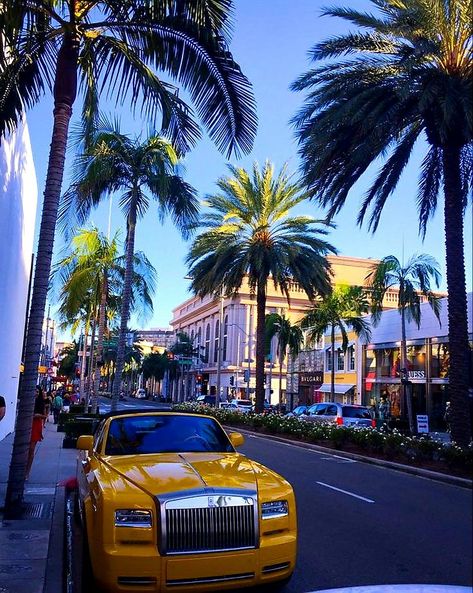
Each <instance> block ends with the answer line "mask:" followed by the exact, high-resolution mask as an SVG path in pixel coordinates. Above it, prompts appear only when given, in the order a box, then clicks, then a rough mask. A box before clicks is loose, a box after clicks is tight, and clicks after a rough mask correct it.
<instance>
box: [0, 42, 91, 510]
mask: <svg viewBox="0 0 473 593" xmlns="http://www.w3.org/2000/svg"><path fill="white" fill-rule="evenodd" d="M78 51H79V47H78V44H77V43H75V41H74V40H73V39H72V38H71V36H69V35H65V36H64V40H63V44H62V46H61V49H60V50H59V54H58V60H57V66H56V76H55V81H54V124H53V133H52V138H51V148H50V152H49V162H48V172H47V175H46V185H45V189H44V201H43V212H42V215H41V226H40V231H39V240H38V249H37V255H36V265H35V275H34V284H33V293H32V296H31V308H30V316H29V321H28V334H27V337H26V344H25V353H26V354H25V361H24V362H25V369H24V373H23V377H22V382H21V391H20V393H19V397H18V407H17V415H16V424H15V438H14V441H13V450H12V456H11V462H10V469H9V474H8V485H7V493H6V497H5V517H12V516H15V514H17V513H19V512H20V511H21V505H22V501H23V492H24V487H25V477H26V464H27V460H28V450H29V445H30V439H31V429H32V425H33V410H34V396H35V387H36V381H37V378H38V363H39V358H40V353H41V337H42V327H43V319H44V311H45V308H46V297H47V293H48V286H49V276H50V273H51V259H52V255H53V249H54V232H55V230H56V220H57V212H58V207H59V198H60V195H61V186H62V178H63V174H64V162H65V158H66V147H67V136H68V131H69V122H70V120H71V115H72V105H73V104H74V100H75V97H76V90H77V56H78Z"/></svg>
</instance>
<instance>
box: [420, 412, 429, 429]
mask: <svg viewBox="0 0 473 593" xmlns="http://www.w3.org/2000/svg"><path fill="white" fill-rule="evenodd" d="M417 432H418V433H428V432H429V417H428V416H427V415H419V414H418V415H417Z"/></svg>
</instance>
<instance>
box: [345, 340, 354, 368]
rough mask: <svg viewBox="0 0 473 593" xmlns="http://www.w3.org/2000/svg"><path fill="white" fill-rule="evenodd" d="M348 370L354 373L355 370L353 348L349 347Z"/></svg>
mask: <svg viewBox="0 0 473 593" xmlns="http://www.w3.org/2000/svg"><path fill="white" fill-rule="evenodd" d="M347 357H348V370H350V371H354V370H355V348H354V347H353V346H350V347H349V348H348V355H347Z"/></svg>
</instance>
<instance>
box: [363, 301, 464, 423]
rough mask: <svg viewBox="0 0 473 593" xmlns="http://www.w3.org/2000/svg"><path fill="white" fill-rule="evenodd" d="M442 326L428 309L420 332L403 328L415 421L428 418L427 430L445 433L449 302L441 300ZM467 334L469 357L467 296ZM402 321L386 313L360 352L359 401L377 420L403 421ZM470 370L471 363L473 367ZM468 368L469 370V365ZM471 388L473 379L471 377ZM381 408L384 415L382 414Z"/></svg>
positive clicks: (395, 314) (412, 326)
mask: <svg viewBox="0 0 473 593" xmlns="http://www.w3.org/2000/svg"><path fill="white" fill-rule="evenodd" d="M441 305H442V306H441V313H440V321H439V320H438V319H437V318H436V317H435V315H434V313H433V312H432V309H431V308H430V306H429V305H428V304H427V303H423V304H422V305H421V308H422V317H421V326H420V328H418V327H417V325H416V324H415V323H414V322H413V321H411V322H408V323H407V327H406V337H407V373H408V380H409V384H408V385H407V386H406V389H410V390H411V394H412V403H413V411H414V416H415V415H417V414H427V415H428V417H429V427H430V429H431V430H443V429H444V428H445V422H444V415H445V406H446V402H447V401H448V399H449V397H448V370H449V364H450V357H449V349H448V315H447V307H448V300H447V299H446V298H445V299H442V300H441ZM468 332H469V337H470V352H471V351H472V350H471V348H472V346H473V327H472V293H469V294H468ZM400 334H401V319H400V315H399V313H398V312H397V311H385V312H383V314H382V317H381V321H380V323H379V324H378V325H377V326H376V327H373V328H372V333H371V340H370V343H369V344H361V343H360V346H361V347H360V349H359V355H360V356H359V359H358V363H359V368H360V369H361V374H359V381H358V385H359V388H360V391H361V395H362V398H361V401H362V403H363V404H365V405H369V406H371V407H372V408H373V409H374V410H375V411H376V413H377V415H378V416H380V415H382V416H385V417H388V418H391V419H401V418H405V416H406V412H407V411H406V400H405V398H406V395H405V387H404V385H402V383H401V374H400V358H401V352H400V346H401V343H400V340H399V337H400ZM472 364H473V361H472ZM470 366H471V365H470ZM470 385H471V386H472V387H473V377H471V371H470ZM381 408H382V411H380V410H381Z"/></svg>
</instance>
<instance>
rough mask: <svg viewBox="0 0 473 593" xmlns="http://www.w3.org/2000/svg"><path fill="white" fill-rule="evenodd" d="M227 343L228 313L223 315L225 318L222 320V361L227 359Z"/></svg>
mask: <svg viewBox="0 0 473 593" xmlns="http://www.w3.org/2000/svg"><path fill="white" fill-rule="evenodd" d="M227 343H228V315H225V319H224V321H223V350H222V361H224V360H227Z"/></svg>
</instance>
